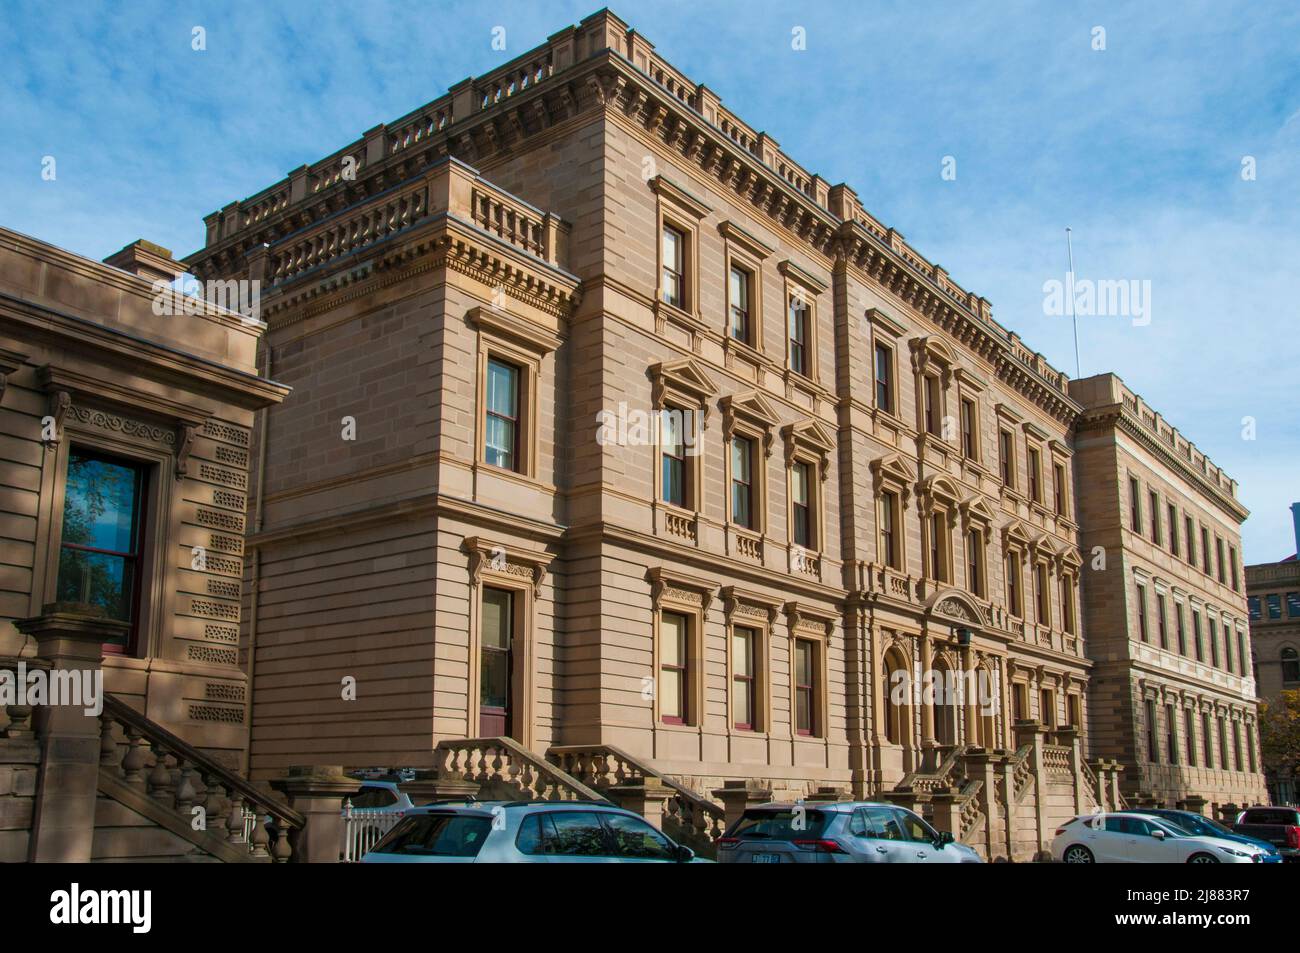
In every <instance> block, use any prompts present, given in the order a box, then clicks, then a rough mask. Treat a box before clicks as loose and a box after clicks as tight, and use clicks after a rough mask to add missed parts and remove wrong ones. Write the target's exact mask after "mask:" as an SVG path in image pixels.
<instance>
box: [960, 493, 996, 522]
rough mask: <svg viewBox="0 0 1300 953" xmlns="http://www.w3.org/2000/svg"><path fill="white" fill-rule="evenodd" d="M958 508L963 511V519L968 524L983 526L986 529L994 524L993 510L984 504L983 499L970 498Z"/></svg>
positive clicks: (978, 497) (977, 497)
mask: <svg viewBox="0 0 1300 953" xmlns="http://www.w3.org/2000/svg"><path fill="white" fill-rule="evenodd" d="M957 508H958V509H959V510H960V511H961V515H962V519H964V520H965V521H966V522H968V523H977V524H982V525H984V526H985V527H987V526H991V525H992V524H993V518H994V516H993V510H992V509H990V508H989V505H988V504H987V503H985V502H984V498H983V497H980V496H972V497H968V498H967V499H965V500H963V501H962V502H961V503H959V504H958V507H957Z"/></svg>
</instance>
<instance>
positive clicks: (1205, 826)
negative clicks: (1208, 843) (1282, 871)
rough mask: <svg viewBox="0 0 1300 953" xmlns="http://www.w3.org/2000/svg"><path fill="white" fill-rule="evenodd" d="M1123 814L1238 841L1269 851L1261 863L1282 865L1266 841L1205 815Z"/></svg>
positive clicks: (1169, 812) (1154, 810) (1145, 811)
mask: <svg viewBox="0 0 1300 953" xmlns="http://www.w3.org/2000/svg"><path fill="white" fill-rule="evenodd" d="M1119 813H1121V814H1151V815H1154V816H1156V817H1158V818H1160V819H1161V820H1165V821H1168V822H1170V823H1171V824H1174V825H1177V826H1178V827H1181V828H1182V829H1183V830H1185V831H1187V833H1189V834H1195V835H1196V836H1197V837H1222V838H1223V839H1224V840H1230V841H1236V842H1237V843H1239V844H1250V845H1251V846H1252V847H1258V848H1260V849H1261V850H1265V851H1268V854H1267V856H1266V857H1264V859H1263V860H1262V861H1261V863H1265V864H1280V863H1282V855H1281V854H1280V853H1279V852H1278V849H1277V848H1276V847H1274V846H1273V845H1272V844H1271V843H1269V842H1268V841H1266V840H1260V839H1259V838H1257V837H1248V836H1247V835H1245V834H1238V833H1236V832H1235V831H1233V830H1232V829H1231V828H1230V827H1227V826H1226V825H1223V824H1220V823H1219V822H1218V821H1215V820H1211V819H1210V818H1208V817H1205V816H1204V815H1203V814H1197V813H1196V812H1195V811H1174V810H1170V809H1169V808H1160V807H1156V808H1142V809H1140V810H1131V811H1120V812H1119Z"/></svg>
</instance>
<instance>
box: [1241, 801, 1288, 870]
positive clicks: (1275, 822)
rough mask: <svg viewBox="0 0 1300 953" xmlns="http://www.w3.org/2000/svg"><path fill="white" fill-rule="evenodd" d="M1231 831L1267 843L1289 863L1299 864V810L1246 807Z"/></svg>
mask: <svg viewBox="0 0 1300 953" xmlns="http://www.w3.org/2000/svg"><path fill="white" fill-rule="evenodd" d="M1232 829H1233V830H1234V831H1235V832H1236V833H1238V834H1244V835H1245V836H1247V837H1256V838H1258V839H1259V840H1266V841H1268V842H1269V843H1270V844H1272V845H1273V846H1274V847H1276V848H1277V852H1278V853H1279V854H1281V855H1282V858H1283V859H1284V860H1286V861H1287V862H1289V863H1297V862H1300V808H1296V807H1248V808H1246V809H1245V810H1244V811H1242V812H1241V813H1240V814H1238V815H1237V823H1235V824H1233V825H1232Z"/></svg>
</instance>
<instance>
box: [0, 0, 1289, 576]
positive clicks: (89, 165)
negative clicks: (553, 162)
mask: <svg viewBox="0 0 1300 953" xmlns="http://www.w3.org/2000/svg"><path fill="white" fill-rule="evenodd" d="M596 6H597V4H596V3H594V2H591V3H583V4H579V3H571V2H548V3H546V4H536V3H526V2H512V0H494V2H493V3H492V4H489V5H484V4H470V3H461V4H440V3H419V4H407V3H395V2H391V3H366V4H362V5H358V4H348V5H331V4H320V3H307V2H294V3H280V4H260V3H252V2H237V3H232V4H227V3H220V4H218V3H176V4H162V3H156V4H148V3H136V4H132V5H130V6H128V7H118V6H110V5H91V4H66V5H64V4H57V5H52V4H44V3H20V4H12V3H11V4H10V5H8V6H7V8H6V16H5V17H4V20H3V21H2V22H0V82H2V83H3V85H4V88H5V90H6V93H5V95H4V96H3V97H2V98H0V128H3V129H5V130H6V137H5V143H4V147H3V150H2V151H0V196H3V198H0V221H3V222H4V224H6V225H8V226H10V227H13V228H17V229H19V230H21V231H26V232H30V233H32V234H34V235H37V236H39V237H41V238H44V239H46V240H48V241H52V242H55V243H57V244H60V245H64V246H66V247H69V248H71V249H73V250H75V251H78V252H81V253H83V254H86V255H90V256H93V257H103V256H104V255H106V254H108V253H110V252H112V251H114V250H115V249H117V248H119V247H120V246H122V245H123V244H125V243H126V242H128V241H131V240H133V239H135V238H137V237H142V236H143V237H148V238H150V239H152V240H154V241H158V242H160V243H162V244H164V245H168V246H169V247H172V248H174V249H176V250H177V251H178V252H179V253H187V252H189V251H191V250H193V249H194V248H196V247H198V246H199V245H200V244H201V243H202V235H203V229H202V221H201V219H202V216H203V215H205V214H207V213H209V212H212V211H214V210H216V209H218V208H220V207H222V206H223V205H225V204H226V203H228V202H230V201H232V200H235V199H238V198H243V197H245V196H247V195H249V194H252V193H254V192H256V191H258V190H260V189H261V188H263V187H265V186H266V185H268V184H270V183H271V182H273V181H275V180H277V179H279V178H281V177H282V176H284V175H285V173H286V172H288V171H289V170H290V169H293V168H295V167H297V166H299V165H301V164H303V163H306V162H311V161H313V160H315V159H318V158H320V157H321V156H323V155H325V154H328V153H329V152H332V151H334V150H335V149H337V148H338V147H339V146H341V145H342V144H344V143H346V142H348V141H351V140H353V139H355V138H356V137H358V136H359V135H360V134H361V133H362V132H363V131H364V130H366V129H369V128H370V127H372V126H374V125H375V124H377V123H379V122H383V121H386V120H391V119H394V118H397V117H398V116H400V115H402V114H404V113H406V112H408V111H410V110H411V109H413V108H415V107H416V106H419V105H420V104H422V103H424V102H427V101H429V100H431V99H433V98H435V97H437V96H438V95H440V94H441V93H442V92H443V91H445V90H446V89H447V87H449V86H450V85H451V84H453V83H455V82H457V81H459V80H461V79H463V78H464V77H466V76H470V75H477V74H479V73H482V72H485V71H486V70H488V69H490V68H492V67H493V66H494V65H496V64H497V63H499V62H503V61H504V60H505V59H507V58H509V57H512V56H514V55H517V54H518V53H520V52H523V51H524V50H526V49H528V48H530V47H532V46H535V45H537V44H539V43H541V42H543V41H544V40H545V37H546V36H547V35H548V34H550V33H553V32H555V31H556V30H558V29H560V28H561V27H562V26H564V25H566V24H569V23H576V22H577V21H578V20H580V19H581V18H582V17H584V16H586V15H588V14H589V13H591V12H593V11H594V10H595V8H596ZM1075 6H1076V5H1063V4H1055V3H1047V2H1029V0H1023V2H1006V3H1000V4H996V5H995V4H979V5H974V4H970V3H966V2H934V3H926V4H918V3H915V2H903V0H894V2H877V3H870V4H862V3H850V2H845V3H816V2H809V3H800V4H790V3H788V2H760V3H710V2H689V3H687V2H677V3H671V4H664V3H633V2H629V3H626V4H619V5H617V6H616V7H615V8H614V9H615V12H617V13H618V14H619V15H620V16H622V17H623V18H624V19H626V20H628V22H629V23H631V24H632V25H634V26H635V27H636V28H637V29H638V31H639V32H641V33H642V34H644V35H645V36H647V37H648V38H649V39H650V40H651V41H652V42H654V43H655V44H656V46H657V48H658V49H659V51H660V52H661V53H663V54H664V55H665V56H666V57H667V58H668V59H669V60H671V61H672V62H673V63H675V64H676V65H677V66H678V67H679V68H681V69H682V70H683V71H684V72H686V73H687V75H689V76H691V77H692V78H694V79H696V80H697V81H700V82H704V83H706V84H707V85H708V86H709V87H710V88H711V89H713V90H715V91H716V92H717V93H719V94H720V95H721V96H722V97H723V99H724V101H725V102H726V103H727V104H728V106H729V107H730V108H732V109H734V110H735V111H736V112H737V113H739V114H740V115H741V116H743V117H745V118H746V120H747V121H749V122H750V123H751V124H752V125H754V126H756V127H757V128H760V129H764V130H766V131H767V132H768V133H769V134H771V135H772V136H773V137H775V138H776V139H777V140H778V141H780V142H781V144H782V146H783V148H784V149H786V151H788V152H789V153H790V154H791V155H792V156H794V157H795V158H796V159H797V160H798V161H800V162H801V163H803V164H804V165H805V166H807V167H808V168H810V169H811V170H813V171H815V172H819V173H820V174H821V175H822V176H823V177H824V178H826V179H828V180H829V181H831V182H839V181H847V182H848V183H849V184H850V185H852V186H853V187H854V188H855V189H856V191H857V192H858V194H859V196H860V197H861V198H862V200H863V202H864V203H865V204H866V205H867V207H868V208H869V209H871V211H872V212H873V213H874V214H875V215H877V216H878V217H880V218H882V219H884V220H885V221H887V222H889V223H890V224H891V225H894V226H895V227H897V228H898V229H899V230H900V231H901V232H902V233H903V234H905V235H906V236H907V237H908V239H909V241H911V242H912V243H913V244H915V245H916V246H917V247H918V248H920V249H921V250H922V252H923V253H925V254H926V255H927V256H928V257H929V258H930V259H931V260H934V261H938V262H940V263H942V264H943V265H944V267H946V268H947V269H948V270H949V272H950V273H951V274H952V275H953V277H954V278H955V279H956V280H957V281H959V282H960V283H962V284H963V285H964V286H966V287H969V288H971V289H972V290H974V291H976V292H978V293H980V294H982V295H984V296H985V297H987V298H989V300H991V301H992V302H993V305H994V310H995V314H996V316H997V317H998V319H999V320H1000V321H1001V322H1002V323H1004V324H1006V325H1007V326H1009V327H1011V328H1013V329H1015V330H1017V331H1019V332H1020V333H1021V334H1022V336H1023V337H1024V338H1025V340H1026V343H1028V344H1029V345H1030V346H1031V347H1033V348H1035V349H1038V350H1041V351H1042V352H1043V353H1044V354H1045V355H1046V356H1047V357H1048V358H1049V359H1050V360H1051V361H1052V362H1053V363H1054V364H1055V365H1056V366H1058V367H1060V368H1062V369H1063V370H1065V371H1067V372H1069V373H1071V374H1073V372H1074V348H1073V339H1072V335H1071V333H1070V328H1069V323H1068V321H1067V320H1065V319H1062V318H1051V317H1048V316H1046V315H1045V314H1044V313H1043V307H1042V297H1043V295H1042V285H1043V282H1044V281H1045V280H1047V279H1048V278H1051V277H1060V276H1062V274H1063V272H1064V269H1065V246H1064V228H1065V226H1066V225H1070V226H1072V228H1073V229H1074V232H1073V234H1074V239H1075V255H1076V265H1077V270H1078V272H1079V274H1080V276H1081V277H1092V278H1135V279H1148V280H1150V281H1151V282H1152V299H1153V300H1152V304H1153V314H1152V322H1151V324H1150V325H1149V326H1146V327H1133V326H1132V324H1131V323H1130V322H1126V321H1123V320H1120V319H1113V318H1112V319H1102V318H1093V319H1087V320H1085V321H1081V324H1080V337H1081V348H1080V350H1081V358H1082V368H1083V373H1084V374H1089V373H1095V372H1097V371H1099V370H1114V371H1116V372H1117V373H1119V374H1120V375H1121V376H1122V377H1123V378H1124V379H1125V380H1126V382H1127V383H1128V384H1129V385H1130V386H1131V387H1133V388H1134V389H1135V390H1137V391H1139V392H1140V393H1141V394H1142V395H1143V396H1144V397H1145V398H1146V399H1147V400H1148V401H1150V402H1151V403H1152V404H1153V405H1155V406H1156V407H1158V408H1159V409H1160V410H1161V411H1162V412H1163V413H1164V414H1165V415H1166V416H1167V417H1168V418H1169V420H1170V421H1172V422H1173V423H1174V424H1175V425H1177V426H1178V427H1179V428H1180V429H1181V430H1182V431H1183V432H1184V433H1185V434H1186V435H1187V436H1188V437H1190V438H1191V439H1192V440H1193V441H1195V442H1196V443H1197V444H1198V445H1199V446H1200V447H1201V448H1202V449H1204V450H1206V451H1207V452H1208V453H1209V454H1210V455H1211V457H1212V458H1213V459H1214V460H1215V462H1217V463H1219V464H1220V465H1222V466H1224V467H1225V468H1226V469H1227V470H1228V472H1229V473H1231V474H1232V475H1234V476H1235V477H1237V478H1238V479H1239V480H1240V481H1241V484H1242V498H1243V500H1244V501H1245V503H1246V504H1247V505H1248V506H1249V507H1250V508H1251V509H1252V510H1253V511H1254V514H1255V515H1254V516H1252V518H1251V519H1250V520H1249V521H1248V523H1247V525H1246V528H1245V555H1246V558H1247V559H1248V560H1251V561H1264V560H1272V559H1277V558H1279V557H1281V556H1283V555H1286V554H1288V553H1290V552H1291V551H1292V543H1291V530H1290V523H1289V517H1288V513H1287V511H1286V506H1287V504H1289V503H1290V502H1291V501H1292V500H1293V499H1297V498H1300V486H1298V485H1297V483H1296V481H1295V480H1294V479H1293V477H1292V473H1293V470H1294V467H1295V463H1296V461H1297V458H1298V457H1300V423H1298V422H1297V419H1296V414H1295V412H1294V410H1293V409H1292V407H1293V396H1292V390H1291V389H1292V373H1291V372H1293V370H1294V369H1295V368H1296V367H1300V344H1297V336H1296V334H1295V333H1294V332H1293V328H1294V326H1295V322H1296V317H1297V316H1296V309H1297V301H1298V300H1300V295H1298V294H1297V291H1300V289H1298V288H1297V283H1298V282H1297V277H1296V276H1297V268H1296V265H1295V263H1296V262H1297V261H1300V228H1298V227H1297V226H1300V222H1298V221H1297V218H1298V215H1297V212H1298V210H1300V201H1298V200H1297V195H1298V194H1300V193H1297V181H1300V121H1297V117H1298V116H1300V55H1298V54H1300V8H1297V7H1296V6H1295V5H1294V4H1293V3H1289V2H1283V0H1278V2H1255V3H1250V4H1223V3H1219V2H1209V0H1203V2H1190V3H1180V4H1177V5H1168V6H1161V5H1157V4H1138V3H1095V4H1088V5H1087V9H1086V10H1083V9H1076V8H1075ZM196 26H201V27H203V28H204V29H205V31H206V43H207V49H206V50H205V51H203V52H196V51H194V50H193V49H191V36H192V30H193V28H194V27H196ZM496 26H503V27H505V29H506V39H507V49H506V50H505V51H504V52H503V51H499V50H494V49H493V48H492V45H491V40H492V30H493V28H494V27H496ZM1098 26H1100V27H1103V28H1104V29H1105V31H1106V34H1105V35H1106V49H1105V50H1104V51H1097V50H1094V49H1093V44H1092V36H1093V30H1094V28H1095V27H1098ZM795 27H802V28H803V29H804V30H805V32H806V36H807V49H806V50H803V51H796V50H794V49H792V48H791V31H792V30H793V29H794V28H795ZM45 155H52V156H54V157H55V159H56V161H57V163H58V165H57V170H58V178H57V179H56V181H54V182H44V181H42V180H41V178H40V163H41V159H42V157H43V156H45ZM944 156H952V157H953V158H954V159H955V160H956V163H957V178H956V179H955V180H954V181H944V180H943V179H942V178H941V177H940V163H941V161H942V159H943V157H944ZM1244 156H1253V157H1254V158H1255V160H1256V164H1257V170H1258V174H1257V177H1256V179H1255V180H1254V181H1244V180H1243V179H1242V177H1241V162H1242V158H1243V157H1244ZM1247 416H1250V417H1254V418H1256V420H1257V421H1258V439H1256V440H1254V441H1246V440H1243V439H1241V430H1242V427H1241V419H1242V418H1243V417H1247Z"/></svg>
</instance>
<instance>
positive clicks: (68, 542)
mask: <svg viewBox="0 0 1300 953" xmlns="http://www.w3.org/2000/svg"><path fill="white" fill-rule="evenodd" d="M143 490H144V469H143V468H142V467H140V466H137V465H133V464H131V463H128V462H126V461H122V460H116V459H114V458H112V457H106V456H100V455H98V454H91V453H88V452H85V451H81V450H73V451H72V455H71V457H70V459H69V460H68V478H67V486H66V489H65V491H64V502H63V538H62V543H61V546H60V550H59V577H58V584H57V585H58V599H59V601H60V602H79V603H85V604H88V605H91V606H96V607H98V608H100V609H102V610H103V611H104V614H105V615H106V616H108V617H109V618H110V619H117V620H120V621H122V622H130V623H132V624H133V625H134V623H135V622H136V604H135V603H136V600H135V593H136V589H137V581H138V577H139V572H140V565H139V564H140V544H141V515H142V514H141V512H140V510H141V501H142V499H143ZM115 641H116V643H117V644H118V645H119V646H121V645H123V642H124V640H121V639H118V640H115Z"/></svg>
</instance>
